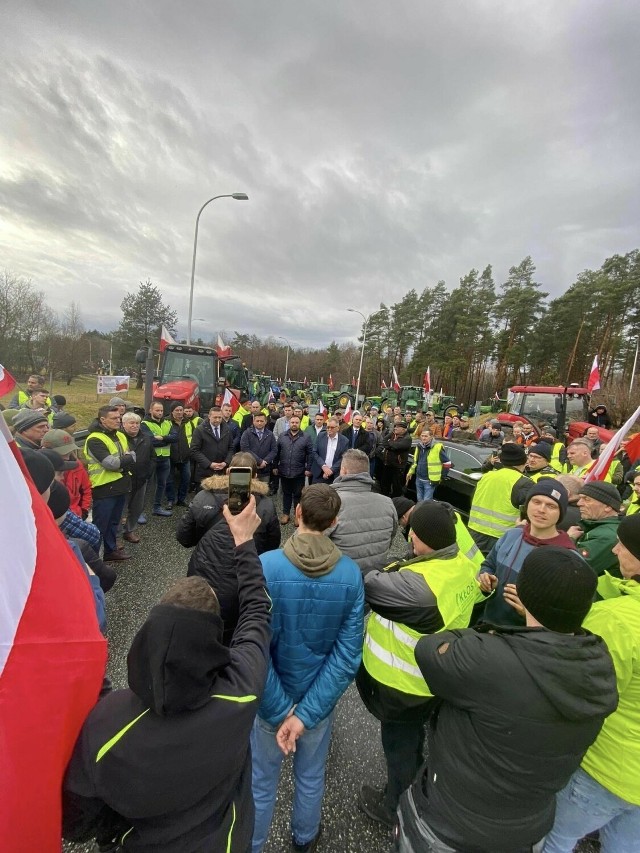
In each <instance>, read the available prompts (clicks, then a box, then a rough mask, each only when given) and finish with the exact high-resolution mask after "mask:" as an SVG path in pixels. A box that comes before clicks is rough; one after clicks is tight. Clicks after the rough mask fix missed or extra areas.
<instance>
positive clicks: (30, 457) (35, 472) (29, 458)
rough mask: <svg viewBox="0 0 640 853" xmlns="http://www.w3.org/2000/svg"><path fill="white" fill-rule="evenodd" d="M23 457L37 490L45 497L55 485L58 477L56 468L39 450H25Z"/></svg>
mask: <svg viewBox="0 0 640 853" xmlns="http://www.w3.org/2000/svg"><path fill="white" fill-rule="evenodd" d="M22 456H23V457H24V464H25V465H26V466H27V471H28V472H29V474H31V479H32V480H33V482H34V484H35V487H36V489H37V490H38V491H39V492H40V494H41V495H43V494H44V493H45V492H46V491H47V489H48V488H49V486H50V485H51V483H53V480H54V478H55V476H56V471H55V468H54V467H53V465H52V464H51V462H50V461H49V460H48V459H47V457H46V456H45V455H44V453H42V452H41V451H39V450H23V451H22Z"/></svg>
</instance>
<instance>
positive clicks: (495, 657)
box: [412, 628, 618, 853]
mask: <svg viewBox="0 0 640 853" xmlns="http://www.w3.org/2000/svg"><path fill="white" fill-rule="evenodd" d="M416 662H417V664H418V666H419V667H420V670H421V672H422V674H423V676H424V677H425V679H426V680H427V682H428V684H429V686H430V688H431V690H432V691H433V693H434V694H435V696H437V697H438V698H440V699H441V700H443V701H442V704H441V705H440V707H439V710H438V713H437V715H436V717H435V719H433V720H432V722H431V732H430V738H429V758H428V761H427V766H426V768H425V770H424V772H423V773H422V774H421V775H420V777H419V778H418V780H417V781H416V783H415V784H414V786H413V789H412V791H413V794H414V799H415V800H416V805H417V808H418V813H419V814H420V815H421V817H423V819H424V820H425V821H426V822H427V823H428V824H429V826H430V827H431V828H432V829H433V831H434V832H435V834H436V835H437V836H438V837H439V838H441V840H443V841H445V842H446V843H447V844H449V845H451V846H452V847H454V848H455V849H456V850H459V851H465V853H470V851H473V853H485V851H486V853H514V851H521V850H529V849H530V847H531V845H533V844H534V843H536V842H537V841H539V840H540V839H541V838H542V837H543V836H544V835H545V834H546V833H547V832H548V831H549V830H550V829H551V826H552V824H553V818H554V812H555V793H556V792H557V791H559V790H561V789H562V788H563V787H564V785H565V784H566V783H567V781H568V779H569V777H570V776H571V774H572V773H573V772H574V771H575V770H576V769H577V768H578V766H579V764H580V761H581V760H582V756H583V755H584V753H585V752H586V750H587V748H588V747H589V746H590V745H591V744H592V743H593V741H594V740H595V739H596V736H597V735H598V732H599V731H600V729H601V727H602V723H603V721H604V719H605V718H606V717H607V716H608V715H609V714H611V712H612V711H614V710H615V707H616V704H617V700H618V695H617V691H616V683H615V673H614V669H613V664H612V662H611V658H610V656H609V653H608V651H607V647H606V645H605V643H604V641H603V640H602V639H601V638H600V637H597V636H595V635H593V634H590V633H589V632H584V633H581V634H576V635H569V634H560V633H556V632H553V631H547V630H546V629H544V628H504V629H501V628H497V629H492V630H491V631H489V630H487V631H486V632H483V631H482V629H480V630H473V629H467V630H461V631H460V630H459V631H443V632H442V633H440V634H436V635H433V636H428V637H424V638H422V639H421V640H419V641H418V644H417V646H416Z"/></svg>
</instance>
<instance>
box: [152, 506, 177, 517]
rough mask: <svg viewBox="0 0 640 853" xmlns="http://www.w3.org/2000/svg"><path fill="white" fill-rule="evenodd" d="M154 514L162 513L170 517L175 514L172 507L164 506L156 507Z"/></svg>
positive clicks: (163, 515) (161, 514)
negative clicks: (164, 507)
mask: <svg viewBox="0 0 640 853" xmlns="http://www.w3.org/2000/svg"><path fill="white" fill-rule="evenodd" d="M153 514H154V515H160V516H162V518H169V517H170V516H172V515H173V513H172V512H171V510H170V509H162V507H158V508H157V509H154V511H153Z"/></svg>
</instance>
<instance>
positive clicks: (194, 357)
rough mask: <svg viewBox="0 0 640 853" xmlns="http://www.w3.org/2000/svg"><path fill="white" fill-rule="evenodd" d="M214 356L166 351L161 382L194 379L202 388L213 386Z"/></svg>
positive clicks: (162, 383)
mask: <svg viewBox="0 0 640 853" xmlns="http://www.w3.org/2000/svg"><path fill="white" fill-rule="evenodd" d="M214 361H215V359H214V357H213V356H212V355H199V354H197V353H195V354H194V353H188V352H173V351H171V350H167V351H166V352H165V358H164V365H163V367H162V374H161V376H160V384H161V385H164V384H166V383H167V382H173V381H174V380H176V379H193V380H195V381H196V382H197V383H198V385H199V386H200V387H202V388H213V386H214V383H215V378H214V375H213V367H214Z"/></svg>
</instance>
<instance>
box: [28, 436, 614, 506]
mask: <svg viewBox="0 0 640 853" xmlns="http://www.w3.org/2000/svg"><path fill="white" fill-rule="evenodd" d="M14 423H15V421H14ZM580 494H581V495H586V496H587V497H588V498H593V499H594V501H600V503H601V504H606V505H607V506H610V507H611V509H615V511H616V512H618V511H619V510H620V507H621V506H622V499H621V498H620V492H619V491H618V490H617V489H616V487H615V486H614V485H613V483H603V482H602V481H600V480H593V482H591V483H585V484H584V486H583V487H582V488H581V489H580Z"/></svg>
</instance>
